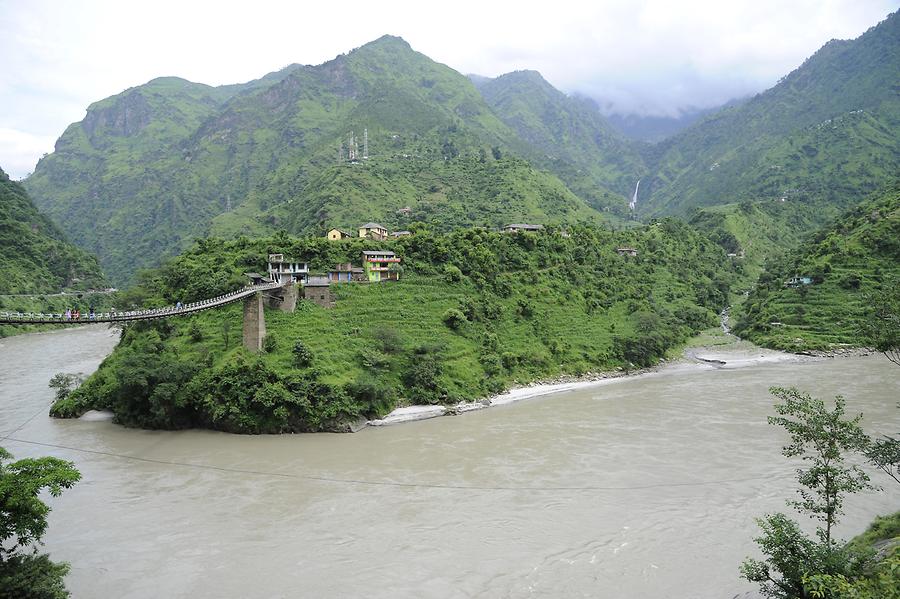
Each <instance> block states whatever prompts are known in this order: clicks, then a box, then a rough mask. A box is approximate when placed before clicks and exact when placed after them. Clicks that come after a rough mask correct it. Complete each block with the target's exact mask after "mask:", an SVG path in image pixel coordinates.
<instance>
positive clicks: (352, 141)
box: [347, 131, 358, 162]
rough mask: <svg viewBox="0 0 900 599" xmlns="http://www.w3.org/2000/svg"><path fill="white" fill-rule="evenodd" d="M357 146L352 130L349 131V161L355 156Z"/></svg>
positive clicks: (354, 158)
mask: <svg viewBox="0 0 900 599" xmlns="http://www.w3.org/2000/svg"><path fill="white" fill-rule="evenodd" d="M357 153H358V150H357V147H356V137H355V136H354V135H353V131H351V132H350V140H349V144H348V147H347V158H348V159H349V160H350V162H353V161H354V160H356V158H357V156H356V155H357Z"/></svg>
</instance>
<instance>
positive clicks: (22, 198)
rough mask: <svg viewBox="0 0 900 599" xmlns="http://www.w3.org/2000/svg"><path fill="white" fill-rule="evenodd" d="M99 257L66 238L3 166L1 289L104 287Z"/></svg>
mask: <svg viewBox="0 0 900 599" xmlns="http://www.w3.org/2000/svg"><path fill="white" fill-rule="evenodd" d="M103 285H104V279H103V275H102V274H101V272H100V267H99V266H98V264H97V260H96V259H95V258H94V257H93V256H90V255H89V254H87V253H86V252H84V251H83V250H80V249H78V248H77V247H75V246H73V245H72V244H70V243H69V242H67V241H66V239H65V237H64V236H63V234H62V233H61V232H60V231H59V229H57V228H56V226H55V225H54V224H53V223H52V222H50V220H49V219H48V218H47V217H46V216H44V215H43V214H41V213H40V212H38V210H37V208H35V207H34V204H33V203H32V202H31V200H30V199H29V197H28V194H27V193H26V192H25V189H24V188H23V187H22V185H21V184H19V183H17V182H15V181H11V180H10V178H9V176H7V174H6V173H5V172H3V170H2V169H0V295H2V294H24V293H56V292H59V291H62V290H64V289H89V288H91V287H102V286H103Z"/></svg>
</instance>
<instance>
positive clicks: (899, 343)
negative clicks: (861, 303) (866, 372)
mask: <svg viewBox="0 0 900 599" xmlns="http://www.w3.org/2000/svg"><path fill="white" fill-rule="evenodd" d="M867 300H868V302H869V303H870V304H871V305H872V307H873V310H872V313H871V314H870V317H869V318H868V319H867V320H865V321H864V322H863V323H862V326H861V333H862V335H863V337H864V338H865V339H866V341H867V343H870V344H871V345H872V346H873V347H874V348H875V349H877V350H878V351H880V352H881V353H883V354H884V355H885V357H886V358H887V359H888V360H890V361H891V362H893V363H894V364H896V365H897V366H900V280H898V279H888V280H887V281H885V283H884V286H883V290H882V291H881V292H880V293H877V294H875V295H873V296H869V297H868V298H867Z"/></svg>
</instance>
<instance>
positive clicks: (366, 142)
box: [363, 127, 369, 160]
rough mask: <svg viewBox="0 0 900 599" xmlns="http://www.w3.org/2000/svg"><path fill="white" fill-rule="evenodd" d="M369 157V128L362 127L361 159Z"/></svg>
mask: <svg viewBox="0 0 900 599" xmlns="http://www.w3.org/2000/svg"><path fill="white" fill-rule="evenodd" d="M368 158H369V128H368V127H366V128H365V129H363V160H368Z"/></svg>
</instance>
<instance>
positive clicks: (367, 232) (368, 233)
mask: <svg viewBox="0 0 900 599" xmlns="http://www.w3.org/2000/svg"><path fill="white" fill-rule="evenodd" d="M359 236H360V237H363V238H365V239H374V240H376V241H382V240H384V239H387V236H388V230H387V229H386V228H384V227H383V226H381V225H379V224H378V223H366V224H364V225H362V226H361V227H360V228H359Z"/></svg>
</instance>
